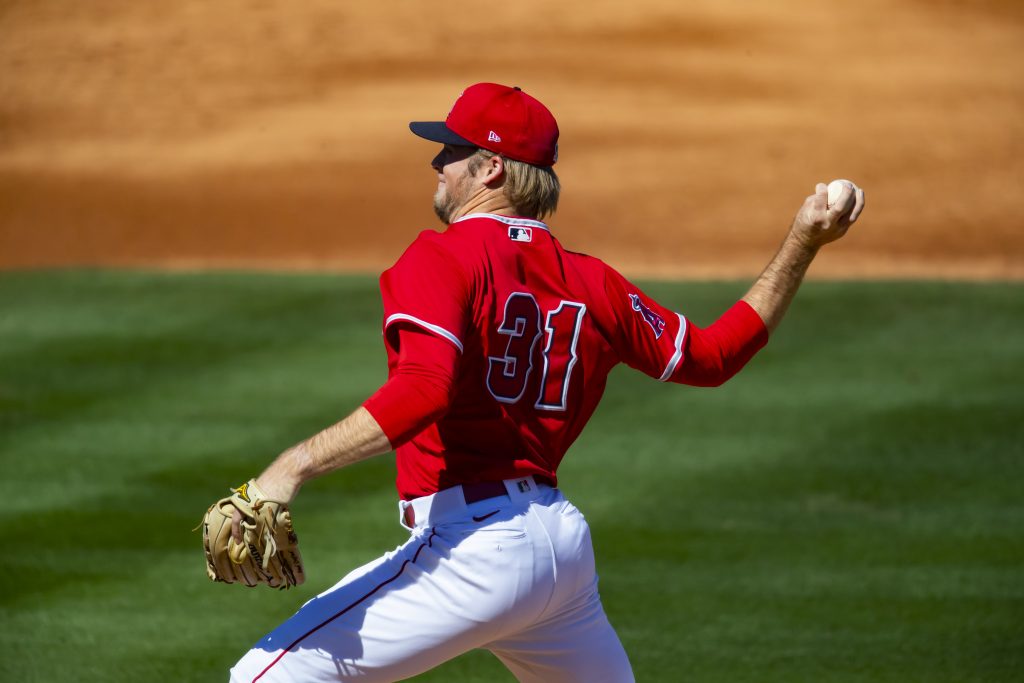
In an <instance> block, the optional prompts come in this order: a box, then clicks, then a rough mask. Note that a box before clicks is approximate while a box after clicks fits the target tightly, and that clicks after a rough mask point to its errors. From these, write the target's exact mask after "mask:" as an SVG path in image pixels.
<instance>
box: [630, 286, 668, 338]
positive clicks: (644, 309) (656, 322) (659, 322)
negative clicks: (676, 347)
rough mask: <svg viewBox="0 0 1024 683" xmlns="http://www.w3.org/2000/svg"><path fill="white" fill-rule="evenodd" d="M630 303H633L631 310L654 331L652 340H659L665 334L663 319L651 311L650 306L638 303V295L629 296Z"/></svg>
mask: <svg viewBox="0 0 1024 683" xmlns="http://www.w3.org/2000/svg"><path fill="white" fill-rule="evenodd" d="M629 298H630V301H632V302H633V310H634V311H636V312H637V313H639V314H640V315H641V316H642V317H643V319H644V320H646V321H647V324H648V325H650V326H651V329H652V330H654V338H655V339H661V335H662V334H663V333H664V332H665V319H664V318H662V317H661V316H660V315H658V314H657V313H655V312H654V311H652V310H651V308H650V306H647V305H645V304H644V302H642V301H640V295H639V294H630V295H629Z"/></svg>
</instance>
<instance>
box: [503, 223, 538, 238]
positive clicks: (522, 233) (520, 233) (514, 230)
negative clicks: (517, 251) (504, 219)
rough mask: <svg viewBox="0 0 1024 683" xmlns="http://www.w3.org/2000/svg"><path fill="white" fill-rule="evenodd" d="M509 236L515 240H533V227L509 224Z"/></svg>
mask: <svg viewBox="0 0 1024 683" xmlns="http://www.w3.org/2000/svg"><path fill="white" fill-rule="evenodd" d="M508 238H509V239H510V240H512V241H513V242H532V241H533V229H532V228H524V227H521V226H518V225H510V226H508Z"/></svg>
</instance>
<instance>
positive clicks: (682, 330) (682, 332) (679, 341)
mask: <svg viewBox="0 0 1024 683" xmlns="http://www.w3.org/2000/svg"><path fill="white" fill-rule="evenodd" d="M676 315H677V316H678V317H679V332H677V333H676V352H675V353H673V354H672V357H671V358H669V360H668V365H666V366H665V372H663V373H661V377H659V378H658V381H659V382H667V381H668V380H669V378H670V377H672V375H673V373H675V371H676V368H678V367H679V361H681V360H682V359H683V338H684V337H685V336H686V318H684V317H683V316H681V315H679V314H678V313H676Z"/></svg>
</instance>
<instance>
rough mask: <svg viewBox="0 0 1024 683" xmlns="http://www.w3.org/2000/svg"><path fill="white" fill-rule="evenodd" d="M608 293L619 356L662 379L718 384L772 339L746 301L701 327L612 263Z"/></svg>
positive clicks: (648, 373)
mask: <svg viewBox="0 0 1024 683" xmlns="http://www.w3.org/2000/svg"><path fill="white" fill-rule="evenodd" d="M605 293H606V295H607V297H608V301H609V303H610V304H611V307H612V311H613V314H614V316H615V320H616V329H615V330H614V332H613V333H612V335H611V336H612V339H611V342H612V346H613V347H614V348H615V350H616V352H617V353H618V354H619V357H620V359H621V360H622V361H623V362H624V363H626V364H627V365H629V366H630V367H632V368H635V369H637V370H640V371H641V372H643V373H645V374H647V375H650V376H651V377H656V378H658V379H659V380H661V381H663V382H665V381H671V382H676V383H679V384H690V385H694V386H718V385H720V384H722V383H723V382H725V381H726V380H728V379H729V378H730V377H732V376H733V375H735V374H736V373H737V372H739V371H740V369H742V368H743V366H744V365H746V364H747V361H749V360H750V359H751V358H752V357H753V356H754V354H755V353H757V352H758V351H759V350H760V349H761V348H762V347H764V345H765V344H767V343H768V330H767V328H765V326H764V322H763V321H762V320H761V317H760V316H759V315H758V314H757V312H756V311H754V309H753V308H751V307H750V306H749V305H748V304H747V303H746V302H743V301H740V302H737V303H736V304H735V305H734V306H732V308H730V309H729V310H728V311H726V312H725V313H724V314H723V315H722V317H721V318H719V319H718V320H717V321H716V322H715V323H714V324H712V325H710V326H708V327H707V329H701V328H699V327H697V326H696V325H693V324H692V323H691V322H690V321H689V320H687V319H686V318H685V317H684V316H683V315H681V314H679V313H675V312H673V311H671V310H669V309H667V308H665V307H664V306H662V305H661V304H659V303H658V302H657V301H654V300H653V299H651V298H650V297H649V296H647V295H646V294H644V292H643V291H641V290H640V288H639V287H637V286H636V285H634V284H633V283H631V282H630V281H629V280H627V279H626V278H624V277H623V276H622V275H620V274H619V273H617V272H615V271H614V270H613V269H611V268H608V269H607V273H606V277H605Z"/></svg>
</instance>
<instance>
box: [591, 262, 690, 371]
mask: <svg viewBox="0 0 1024 683" xmlns="http://www.w3.org/2000/svg"><path fill="white" fill-rule="evenodd" d="M605 268H606V272H605V296H606V297H607V301H608V304H609V306H610V307H611V311H612V316H613V320H614V323H613V329H611V330H609V335H610V339H609V341H610V342H611V344H612V348H614V349H615V352H616V353H617V354H618V356H619V359H620V360H621V361H622V362H623V363H625V364H626V365H628V366H630V367H631V368H634V369H636V370H639V371H640V372H643V373H644V374H646V375H649V376H651V377H654V378H657V379H659V380H662V381H665V380H667V379H668V378H669V377H671V376H672V375H673V373H675V371H676V370H677V369H678V368H679V365H680V363H681V362H682V358H683V340H684V338H685V335H686V326H687V323H686V318H684V317H683V316H681V315H679V314H678V313H674V312H673V311H670V310H669V309H667V308H665V307H664V306H662V305H661V304H659V303H658V302H657V301H655V300H654V299H652V298H650V297H649V296H647V295H646V294H644V292H643V291H641V290H640V288H639V287H637V286H636V285H634V284H633V283H632V282H630V281H629V280H627V279H626V278H624V277H623V276H622V275H620V274H619V273H617V272H616V271H615V270H614V269H612V268H610V267H608V266H605Z"/></svg>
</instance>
